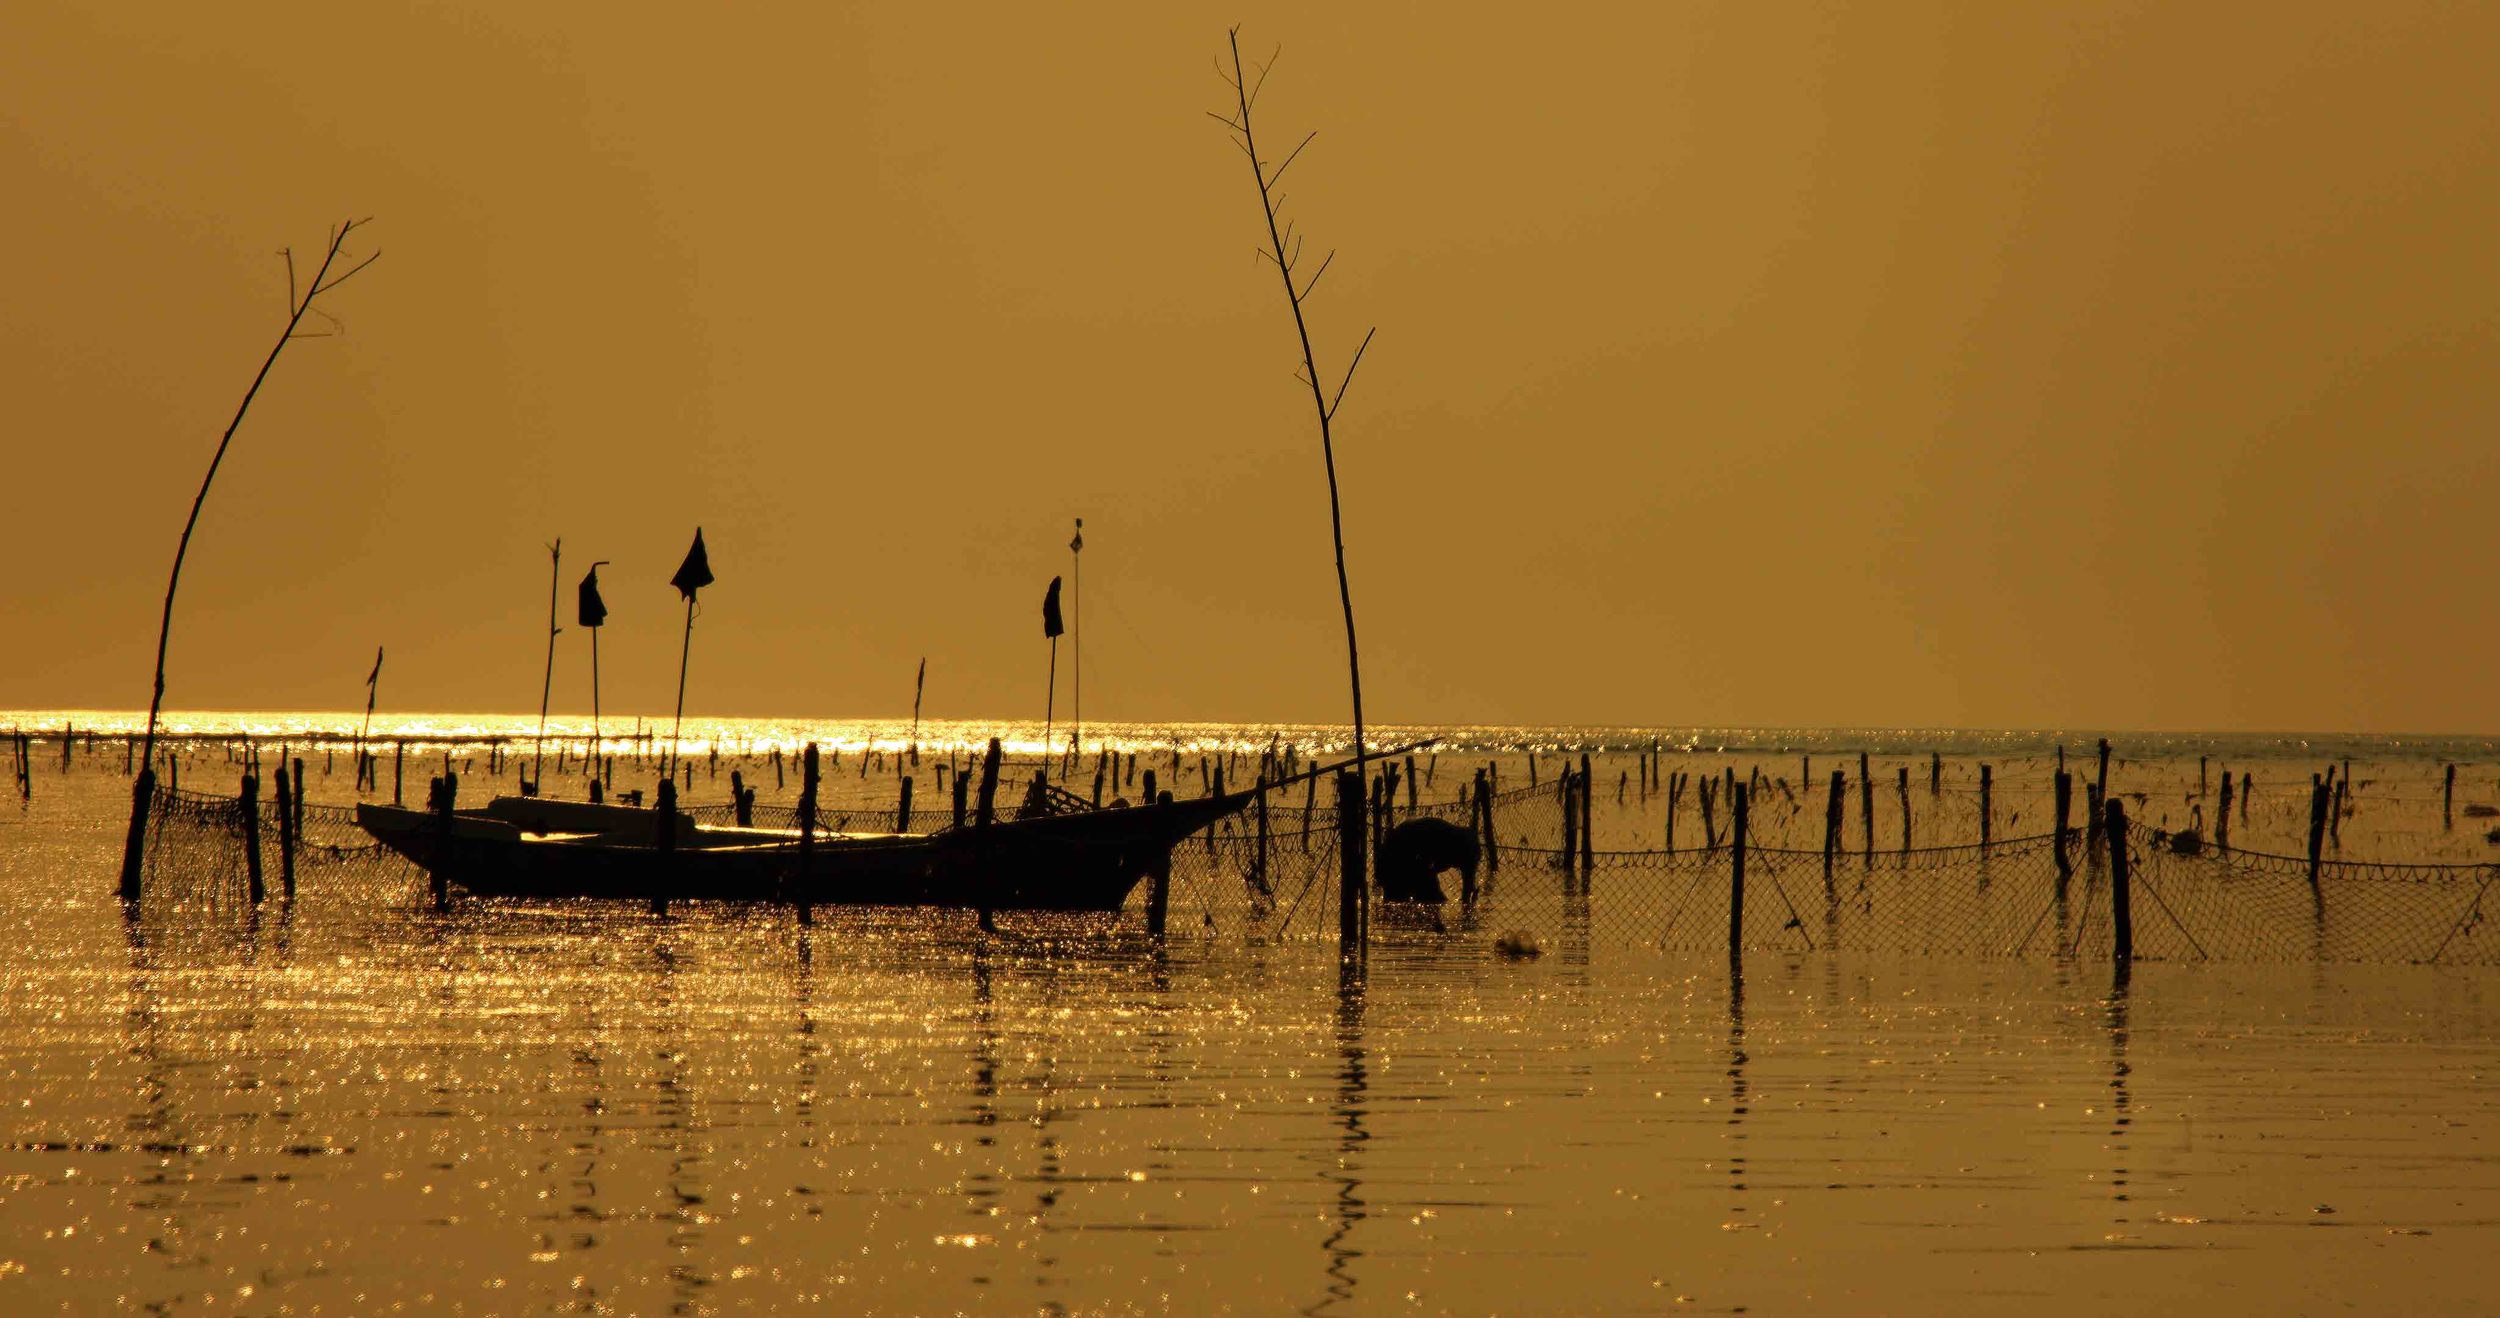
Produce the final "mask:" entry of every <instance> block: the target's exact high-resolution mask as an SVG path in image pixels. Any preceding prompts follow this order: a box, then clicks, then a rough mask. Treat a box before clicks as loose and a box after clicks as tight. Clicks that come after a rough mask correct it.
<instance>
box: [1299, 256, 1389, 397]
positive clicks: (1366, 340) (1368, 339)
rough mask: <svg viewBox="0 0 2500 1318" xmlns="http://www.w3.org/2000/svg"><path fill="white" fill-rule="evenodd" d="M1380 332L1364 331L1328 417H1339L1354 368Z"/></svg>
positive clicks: (1348, 363) (1378, 329) (1376, 328)
mask: <svg viewBox="0 0 2500 1318" xmlns="http://www.w3.org/2000/svg"><path fill="white" fill-rule="evenodd" d="M1330 255H1332V256H1333V255H1335V253H1333V252H1332V253H1330ZM1312 277H1313V278H1314V279H1316V278H1318V276H1316V275H1314V276H1312ZM1379 332H1380V327H1379V326H1378V325H1374V326H1372V327H1371V328H1370V329H1367V330H1365V331H1363V341H1362V342H1361V343H1360V344H1357V345H1355V349H1354V360H1352V361H1350V362H1347V363H1346V364H1345V378H1344V379H1342V380H1339V381H1338V382H1337V396H1336V397H1334V398H1331V399H1329V400H1328V415H1330V416H1332V417H1333V416H1335V415H1337V404H1339V403H1342V402H1344V401H1345V388H1346V386H1347V385H1350V384H1352V383H1354V368H1355V367H1357V366H1360V365H1362V364H1363V354H1364V353H1365V352H1366V351H1368V350H1369V349H1370V348H1371V346H1372V336H1373V335H1374V334H1378V333H1379Z"/></svg>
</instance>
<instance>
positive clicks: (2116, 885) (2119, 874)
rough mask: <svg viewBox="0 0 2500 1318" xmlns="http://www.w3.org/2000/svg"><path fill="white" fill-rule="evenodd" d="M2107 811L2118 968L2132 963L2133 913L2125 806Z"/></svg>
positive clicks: (2111, 806)
mask: <svg viewBox="0 0 2500 1318" xmlns="http://www.w3.org/2000/svg"><path fill="white" fill-rule="evenodd" d="M2108 809H2109V839H2110V841H2109V918H2110V926H2111V932H2112V934H2113V935H2114V936H2115V946H2114V947H2113V948H2112V954H2113V955H2114V956H2115V957H2116V958H2117V961H2118V963H2119V964H2120V965H2125V964H2127V963H2128V962H2130V961H2133V960H2134V959H2135V911H2134V907H2133V905H2132V898H2131V897H2130V895H2129V893H2128V891H2127V889H2128V874H2129V864H2130V858H2129V856H2128V855H2127V852H2128V850H2129V848H2128V846H2127V803H2126V802H2124V801H2119V800H2112V801H2110V802H2109V804H2108Z"/></svg>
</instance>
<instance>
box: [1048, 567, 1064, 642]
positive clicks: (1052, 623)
mask: <svg viewBox="0 0 2500 1318" xmlns="http://www.w3.org/2000/svg"><path fill="white" fill-rule="evenodd" d="M1066 630H1067V628H1066V627H1064V626H1061V625H1060V622H1059V578H1057V577H1052V578H1051V579H1050V589H1049V591H1047V592H1046V593H1044V594H1043V596H1042V635H1044V636H1046V637H1048V638H1050V639H1051V640H1054V641H1055V640H1058V639H1059V634H1060V633H1061V632H1064V631H1066Z"/></svg>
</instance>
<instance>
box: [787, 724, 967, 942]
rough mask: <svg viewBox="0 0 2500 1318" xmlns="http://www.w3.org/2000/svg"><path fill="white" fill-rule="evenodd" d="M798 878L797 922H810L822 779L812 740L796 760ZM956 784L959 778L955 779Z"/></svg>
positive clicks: (958, 811) (959, 801)
mask: <svg viewBox="0 0 2500 1318" xmlns="http://www.w3.org/2000/svg"><path fill="white" fill-rule="evenodd" d="M799 764H800V768H799V881H798V885H797V887H798V891H797V892H796V893H794V894H792V895H793V896H795V897H796V898H797V901H798V908H799V923H800V924H814V923H815V922H816V911H815V907H814V906H813V904H811V903H810V902H809V901H808V897H809V895H810V894H811V893H812V891H813V889H812V887H811V886H810V885H811V882H812V880H813V879H814V878H815V871H816V784H817V783H818V782H820V781H822V777H821V774H820V773H819V771H818V763H817V758H816V743H814V742H812V741H811V742H809V743H807V753H806V754H805V755H804V756H803V757H802V758H801V759H800V761H799ZM956 781H957V784H958V785H960V784H961V782H962V780H961V779H957V780H956ZM963 801H964V798H963V793H961V792H957V793H956V794H955V821H956V822H957V823H961V822H963Z"/></svg>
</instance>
